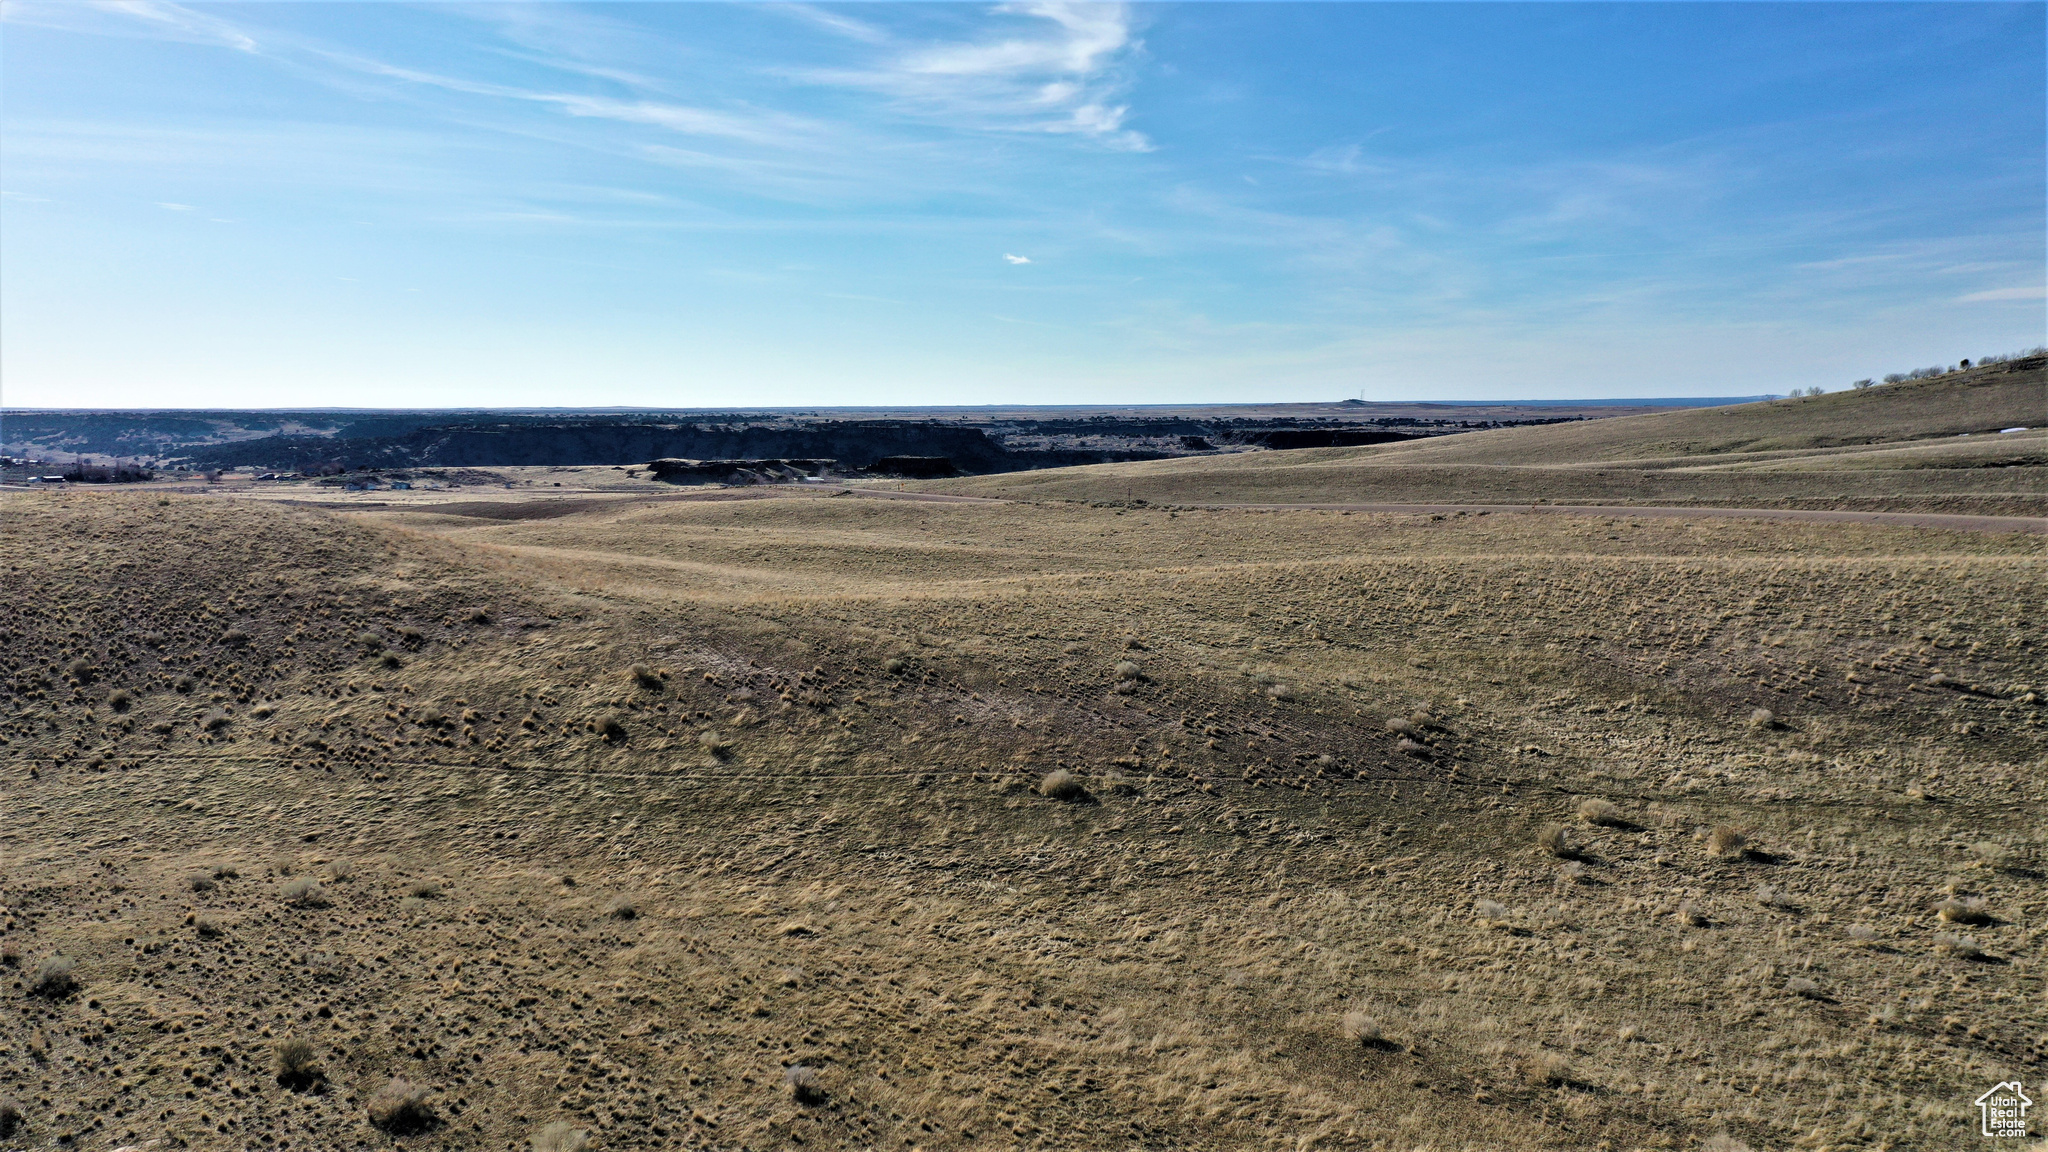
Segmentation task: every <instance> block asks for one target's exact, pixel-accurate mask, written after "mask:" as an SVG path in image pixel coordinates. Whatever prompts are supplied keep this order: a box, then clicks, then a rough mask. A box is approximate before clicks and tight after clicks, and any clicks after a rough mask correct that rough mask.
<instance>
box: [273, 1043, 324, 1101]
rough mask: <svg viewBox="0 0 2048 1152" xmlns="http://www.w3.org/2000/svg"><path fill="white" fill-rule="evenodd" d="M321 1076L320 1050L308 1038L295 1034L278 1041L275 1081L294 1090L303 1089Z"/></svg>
mask: <svg viewBox="0 0 2048 1152" xmlns="http://www.w3.org/2000/svg"><path fill="white" fill-rule="evenodd" d="M320 1077H321V1070H320V1051H319V1049H317V1048H315V1047H314V1046H313V1042H312V1041H310V1040H306V1039H302V1038H300V1037H297V1036H293V1037H289V1038H287V1039H284V1040H280V1041H278V1045H277V1082H278V1083H279V1084H282V1085H284V1086H285V1087H286V1088H289V1089H291V1090H292V1091H294V1092H300V1091H304V1090H305V1089H307V1088H309V1087H311V1086H312V1085H313V1083H314V1082H315V1081H317V1080H319V1079H320Z"/></svg>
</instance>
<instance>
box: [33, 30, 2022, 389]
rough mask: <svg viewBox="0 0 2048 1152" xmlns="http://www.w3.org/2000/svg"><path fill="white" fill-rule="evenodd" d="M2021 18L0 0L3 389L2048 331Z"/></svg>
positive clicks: (1550, 376) (1014, 382)
mask: <svg viewBox="0 0 2048 1152" xmlns="http://www.w3.org/2000/svg"><path fill="white" fill-rule="evenodd" d="M2044 12H2048V6H2044V5H2043V4H2041V3H2027V4H1926V5H1922V4H1875V5H1866V4H1849V3H1843V4H1836V3H1817V4H1783V5H1781V4H1767V3H1750V4H1704V5H1696V4H1489V3H1469V4H1425V3H1414V4H1344V3H1316V4H1292V3H1284V4H1283V3H1275V4H1264V3H1250V4H1241V3H1189V4H1159V5H1130V6H1121V5H1097V4H1086V5H1083V4H1075V5H1066V4H1056V3H1013V4H1001V5H993V6H991V5H956V4H935V3H934V4H853V5H837V6H829V5H801V4H788V5H747V6H742V5H724V4H665V3H628V4H603V5H600V4H578V5H543V4H522V5H506V6H498V5H487V4H463V5H432V6H410V5H397V4H367V5H363V4H330V3H319V4H310V3H307V4H302V3H265V4H241V5H186V6H178V5H174V4H169V3H162V2H159V0H126V2H120V3H101V4H87V3H78V2H75V0H66V2H64V3H44V2H41V0H20V2H16V0H9V3H8V5H7V8H6V17H5V23H4V25H0V53H4V58H0V64H4V74H0V83H4V93H0V94H4V123H0V402H4V403H6V404H8V405H14V406H27V405H108V406H115V405H120V406H141V405H147V406H158V407H161V406H180V407H182V406H190V407H197V406H270V407H275V406H286V405H307V404H319V405H346V406H441V405H577V406H580V405H612V404H621V405H720V406H752V405H805V404H979V403H1096V402H1130V403H1172V402H1195V401H1204V402H1208V401H1279V400H1323V399H1336V398H1341V397H1346V396H1358V395H1364V396H1365V397H1367V398H1368V399H1499V398H1542V397H1612V396H1678V395H1723V396H1725V395H1750V394H1757V393H1764V392H1784V391H1786V390H1788V389H1790V388H1793V387H1803V386H1807V385H1812V384H1820V385H1823V386H1826V387H1829V388H1839V387H1842V386H1844V385H1846V384H1847V383H1848V382H1849V381H1850V380H1852V379H1854V378H1856V377H1859V376H1866V375H1881V374H1883V373H1885V372H1889V371H1898V370H1905V369H1910V368H1914V367H1919V366H1923V365H1930V364H1935V363H1938V362H1939V363H1949V362H1953V361H1954V360H1956V359H1957V358H1960V357H1964V356H1979V355H1983V354H1985V353H1990V352H2002V351H2009V350H2012V349H2016V348H2020V347H2024V346H2029V345H2033V344H2037V343H2040V342H2042V341H2043V339H2044V338H2048V332H2044V329H2048V272H2044V267H2048V241H2044V233H2048V210H2044V198H2048V189H2044V172H2048V154H2044V140H2048V113H2044V109H2048V85H2044V75H2048V48H2044V44H2048V25H2044Z"/></svg>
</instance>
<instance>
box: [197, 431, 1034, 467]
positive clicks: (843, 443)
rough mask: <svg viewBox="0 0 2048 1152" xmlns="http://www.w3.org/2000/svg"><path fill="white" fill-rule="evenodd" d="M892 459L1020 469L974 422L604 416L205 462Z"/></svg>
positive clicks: (250, 448)
mask: <svg viewBox="0 0 2048 1152" xmlns="http://www.w3.org/2000/svg"><path fill="white" fill-rule="evenodd" d="M891 456H943V457H945V458H947V459H949V460H951V461H952V462H953V465H954V467H956V468H958V469H959V470H960V471H962V472H1001V471H1006V470H1008V469H1011V468H1016V467H1020V466H1022V465H1020V464H1018V463H1017V462H1014V461H1012V460H1011V459H1010V456H1009V454H1008V453H1006V452H1004V451H1003V449H1002V447H1001V446H1000V445H998V444H997V443H996V442H995V441H993V440H991V439H989V437H988V434H987V433H985V432H983V431H982V430H981V429H979V428H961V427H958V426H955V425H947V424H924V423H917V422H912V421H882V420H868V421H834V422H828V423H820V424H814V425H810V426H807V427H796V428H750V427H736V428H735V427H720V426H715V425H711V426H707V425H701V424H622V423H610V422H606V423H562V424H546V425H531V424H499V425H455V426H449V427H439V428H421V429H417V430H415V431H412V432H408V433H406V434H404V435H400V436H378V437H358V438H348V439H326V438H318V437H289V438H287V437H272V438H266V439H262V440H251V441H246V442H244V443H240V444H229V445H222V446H220V447H219V448H217V449H212V450H209V451H208V452H207V453H206V461H205V462H206V463H209V464H215V465H221V466H233V465H239V464H251V465H256V466H258V467H265V468H293V469H318V468H322V467H336V466H338V467H341V468H356V467H363V466H367V467H373V468H396V467H450V468H460V467H490V466H493V465H505V466H511V465H543V464H620V463H627V462H638V461H647V460H658V459H664V458H669V459H674V458H681V459H690V460H735V459H740V460H763V459H812V460H817V459H824V460H837V461H839V462H840V464H841V465H842V466H843V467H846V468H866V467H868V466H870V465H872V464H874V463H875V462H876V461H877V460H880V459H882V458H884V457H891Z"/></svg>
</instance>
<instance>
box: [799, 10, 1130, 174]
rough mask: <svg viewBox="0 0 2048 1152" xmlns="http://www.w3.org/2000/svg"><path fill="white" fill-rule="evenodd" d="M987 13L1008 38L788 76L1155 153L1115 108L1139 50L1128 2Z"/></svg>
mask: <svg viewBox="0 0 2048 1152" xmlns="http://www.w3.org/2000/svg"><path fill="white" fill-rule="evenodd" d="M991 13H992V14H993V15H995V16H997V17H1002V18H1005V20H1004V24H1005V25H1006V27H1007V31H1008V33H1009V34H1006V35H997V36H990V37H983V38H979V39H974V40H965V41H957V42H952V43H942V44H934V45H926V46H921V47H916V48H911V49H907V50H898V51H895V52H893V53H892V54H891V55H889V56H888V57H887V58H886V59H883V60H879V61H876V62H875V63H873V64H872V65H869V66H866V67H858V68H818V69H808V70H798V71H794V72H792V73H791V75H793V76H795V77H796V78H798V79H801V80H806V81H809V82H811V83H815V84H824V85H832V86H837V87H843V88H853V89H861V90H866V91H871V92H878V93H881V94H884V95H887V96H890V97H893V98H894V99H895V100H896V101H897V102H898V106H899V107H900V108H902V109H903V110H904V111H906V112H908V113H911V114H913V115H918V116H921V117H923V118H926V119H931V120H936V121H938V122H941V123H944V124H947V125H949V126H952V127H955V128H959V129H964V130H970V131H1020V132H1042V133H1050V134H1056V135H1074V136H1080V137H1083V138H1086V139H1088V140H1091V141H1094V142H1095V143H1098V144H1101V145H1103V146H1105V147H1108V148H1113V149H1117V150H1120V151H1128V152H1146V151H1150V150H1151V149H1152V147H1153V145H1152V142H1151V140H1150V139H1149V138H1147V137H1146V136H1145V135H1144V134H1143V133H1142V132H1139V131H1137V130H1136V129H1133V128H1129V127H1126V125H1125V121H1126V120H1127V119H1128V117H1129V115H1130V106H1129V105H1128V104H1124V103H1118V102H1116V101H1117V97H1118V96H1119V95H1120V94H1121V93H1122V92H1124V91H1125V90H1126V89H1127V88H1128V87H1129V85H1130V79H1131V77H1130V71H1131V62H1132V58H1133V57H1134V56H1135V54H1136V53H1137V52H1139V51H1140V50H1141V49H1142V48H1143V44H1142V42H1140V41H1139V40H1138V39H1137V38H1136V36H1135V35H1134V24H1133V18H1132V13H1131V9H1130V7H1129V6H1128V5H1125V4H1120V3H1111V4H1086V3H1069V2H1066V0H1028V2H1023V3H1012V4H1003V5H1000V6H998V7H996V8H994V9H992V10H991ZM1019 21H1021V26H1019ZM875 42H876V43H878V44H893V41H886V40H877V41H875Z"/></svg>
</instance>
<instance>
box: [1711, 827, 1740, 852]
mask: <svg viewBox="0 0 2048 1152" xmlns="http://www.w3.org/2000/svg"><path fill="white" fill-rule="evenodd" d="M1748 847H1749V837H1747V836H1745V835H1743V834H1742V833H1741V832H1739V831H1737V830H1736V829H1734V828H1731V827H1729V826H1728V825H1726V824H1716V825H1714V827H1713V829H1712V830H1711V831H1709V832H1708V833H1707V852H1708V853H1709V854H1711V855H1714V856H1721V857H1728V856H1740V855H1742V853H1743V852H1744V851H1746V850H1747V849H1748Z"/></svg>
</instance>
